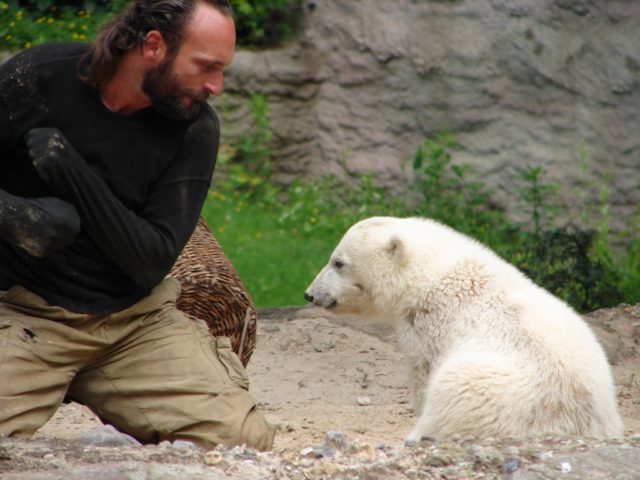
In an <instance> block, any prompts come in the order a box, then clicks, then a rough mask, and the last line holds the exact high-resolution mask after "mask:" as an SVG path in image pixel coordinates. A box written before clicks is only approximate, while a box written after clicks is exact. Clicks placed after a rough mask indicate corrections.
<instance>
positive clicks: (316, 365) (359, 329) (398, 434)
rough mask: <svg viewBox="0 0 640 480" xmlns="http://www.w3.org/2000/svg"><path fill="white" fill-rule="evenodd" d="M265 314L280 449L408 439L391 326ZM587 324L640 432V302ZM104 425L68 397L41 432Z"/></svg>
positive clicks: (265, 398)
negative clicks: (601, 343) (337, 437)
mask: <svg viewBox="0 0 640 480" xmlns="http://www.w3.org/2000/svg"><path fill="white" fill-rule="evenodd" d="M259 316H260V320H259V325H258V340H257V347H256V350H255V353H254V355H253V357H252V359H251V362H250V364H249V368H248V372H249V375H250V378H251V391H252V393H253V395H254V396H255V397H256V398H257V399H258V400H259V402H260V408H261V409H262V411H263V412H264V413H265V415H266V417H267V418H268V419H269V420H270V421H271V422H273V423H276V424H277V425H278V428H279V429H278V434H277V437H276V442H275V446H274V452H275V453H278V454H285V455H286V454H288V453H292V452H298V451H300V450H301V449H303V448H305V447H310V446H313V445H318V444H320V443H322V441H323V440H324V438H325V435H326V433H327V432H331V431H338V432H342V433H344V434H345V435H346V436H347V437H348V438H349V440H350V441H352V442H366V443H368V444H370V445H372V446H374V447H376V446H379V445H382V444H384V445H390V446H401V445H402V442H403V439H404V436H405V435H406V434H407V433H408V431H409V430H410V427H411V425H412V423H413V421H414V412H413V411H412V409H411V406H410V402H409V395H408V389H407V388H406V386H405V377H404V369H403V361H402V356H401V354H400V353H399V351H398V349H397V348H396V345H395V339H394V334H393V332H392V331H391V330H390V329H388V328H387V327H385V326H384V325H380V324H373V323H367V322H364V321H360V320H356V319H337V318H330V317H327V316H326V314H325V313H324V312H323V311H321V310H317V309H313V308H303V309H296V308H293V309H277V310H264V311H261V312H260V315H259ZM589 320H590V322H591V323H592V325H595V326H596V327H595V328H596V333H597V334H602V335H608V337H607V342H608V344H607V353H608V354H609V355H610V356H611V357H613V360H614V362H615V364H614V365H613V372H614V376H615V381H616V385H617V389H618V398H619V406H620V413H621V415H622V416H623V421H624V423H625V433H626V435H627V436H632V435H636V434H639V433H640V354H639V353H638V350H637V348H636V347H637V342H638V338H637V336H638V333H639V328H640V305H639V306H635V307H634V306H622V307H620V308H618V309H607V310H602V311H599V312H595V313H594V314H591V315H590V316H589ZM611 338H614V340H615V341H614V342H613V343H611ZM98 425H100V422H99V420H98V419H97V418H96V417H95V416H94V415H93V414H92V413H91V412H90V411H89V410H88V409H86V408H85V407H83V406H81V405H78V404H75V403H71V404H68V405H64V406H63V407H62V408H60V409H59V411H58V413H57V414H56V415H55V416H54V417H53V418H52V419H51V420H50V421H49V422H48V423H47V424H46V425H45V426H44V427H42V428H41V429H40V430H39V431H38V432H37V434H36V438H47V439H48V438H58V439H73V438H76V437H77V436H78V434H80V433H81V432H83V431H86V430H87V429H89V428H92V427H95V426H98Z"/></svg>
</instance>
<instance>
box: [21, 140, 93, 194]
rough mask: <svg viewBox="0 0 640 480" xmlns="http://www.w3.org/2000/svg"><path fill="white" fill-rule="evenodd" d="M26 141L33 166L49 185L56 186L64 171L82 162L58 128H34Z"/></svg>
mask: <svg viewBox="0 0 640 480" xmlns="http://www.w3.org/2000/svg"><path fill="white" fill-rule="evenodd" d="M25 141H26V144H27V148H28V149H29V156H31V161H32V163H33V166H34V167H35V169H36V171H37V172H38V175H39V176H40V178H41V179H42V180H44V181H45V182H46V183H47V185H50V186H52V185H55V183H56V181H57V178H58V177H59V174H60V172H61V171H62V170H64V169H65V168H72V167H73V164H74V163H76V162H78V161H82V157H80V155H79V154H78V152H76V151H75V149H74V148H73V147H72V146H71V144H70V143H69V141H68V140H67V139H66V138H65V136H64V135H63V134H62V132H61V131H60V130H58V129H57V128H33V129H31V130H29V132H28V133H27V135H26V136H25Z"/></svg>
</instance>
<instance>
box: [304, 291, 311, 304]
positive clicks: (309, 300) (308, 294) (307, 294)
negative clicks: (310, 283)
mask: <svg viewBox="0 0 640 480" xmlns="http://www.w3.org/2000/svg"><path fill="white" fill-rule="evenodd" d="M304 299H305V300H306V301H307V302H309V303H313V295H311V294H310V293H309V292H304Z"/></svg>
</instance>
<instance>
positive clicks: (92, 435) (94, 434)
mask: <svg viewBox="0 0 640 480" xmlns="http://www.w3.org/2000/svg"><path fill="white" fill-rule="evenodd" d="M79 439H80V441H81V442H83V443H86V444H88V445H101V446H112V447H116V446H119V445H135V446H141V445H142V444H141V443H140V442H139V441H138V440H136V439H135V438H133V437H132V436H131V435H127V434H126V433H122V432H120V431H119V430H117V429H116V428H115V427H114V426H112V425H104V426H101V427H97V428H92V429H91V430H87V431H85V432H82V433H81V434H80V436H79Z"/></svg>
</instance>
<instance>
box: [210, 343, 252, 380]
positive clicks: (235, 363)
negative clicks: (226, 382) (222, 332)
mask: <svg viewBox="0 0 640 480" xmlns="http://www.w3.org/2000/svg"><path fill="white" fill-rule="evenodd" d="M215 347H216V352H217V353H218V358H219V359H220V362H221V363H222V365H224V368H225V369H226V370H227V374H228V375H229V378H230V379H231V380H232V381H233V382H234V383H235V384H236V385H238V386H239V387H240V388H243V389H245V390H249V377H248V376H247V371H246V370H245V368H244V367H243V366H242V362H241V361H240V359H239V358H238V356H237V355H236V354H235V352H234V351H233V349H232V348H231V340H229V338H228V337H216V338H215Z"/></svg>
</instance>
